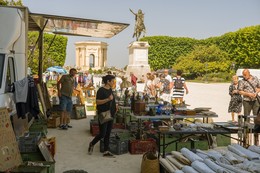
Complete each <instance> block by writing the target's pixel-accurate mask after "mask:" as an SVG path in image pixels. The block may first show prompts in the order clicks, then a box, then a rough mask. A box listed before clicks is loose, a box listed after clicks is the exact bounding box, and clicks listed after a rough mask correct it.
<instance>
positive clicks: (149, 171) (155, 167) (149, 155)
mask: <svg viewBox="0 0 260 173" xmlns="http://www.w3.org/2000/svg"><path fill="white" fill-rule="evenodd" d="M141 173H160V165H159V159H158V157H157V156H156V154H154V152H146V153H144V155H143V159H142V163H141Z"/></svg>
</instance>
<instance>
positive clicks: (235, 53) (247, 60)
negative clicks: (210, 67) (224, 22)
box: [211, 25, 260, 68]
mask: <svg viewBox="0 0 260 173" xmlns="http://www.w3.org/2000/svg"><path fill="white" fill-rule="evenodd" d="M259 40H260V25H257V26H251V27H246V28H243V29H240V30H238V31H236V32H230V33H226V34H224V35H222V36H220V37H216V38H212V39H211V41H212V44H216V45H217V46H218V47H219V48H220V49H222V50H224V51H226V52H227V53H228V54H229V56H230V58H231V60H232V61H233V62H235V63H236V68H239V67H240V68H243V67H244V68H259V66H260V51H259V50H260V49H259V47H260V42H259Z"/></svg>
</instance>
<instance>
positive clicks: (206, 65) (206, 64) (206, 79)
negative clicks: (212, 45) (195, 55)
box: [205, 63, 208, 83]
mask: <svg viewBox="0 0 260 173" xmlns="http://www.w3.org/2000/svg"><path fill="white" fill-rule="evenodd" d="M205 67H206V74H205V83H208V76H207V75H208V74H207V73H208V63H205Z"/></svg>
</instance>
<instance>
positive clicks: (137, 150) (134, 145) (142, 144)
mask: <svg viewBox="0 0 260 173" xmlns="http://www.w3.org/2000/svg"><path fill="white" fill-rule="evenodd" d="M129 145H130V150H129V152H130V153H131V154H143V153H145V152H147V151H155V150H157V144H156V140H154V139H152V138H150V139H146V140H130V144H129Z"/></svg>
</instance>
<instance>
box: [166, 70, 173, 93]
mask: <svg viewBox="0 0 260 173" xmlns="http://www.w3.org/2000/svg"><path fill="white" fill-rule="evenodd" d="M164 75H165V79H167V80H168V81H169V82H170V84H169V89H170V94H171V95H172V88H173V81H172V77H171V75H169V70H168V69H165V70H164Z"/></svg>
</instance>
